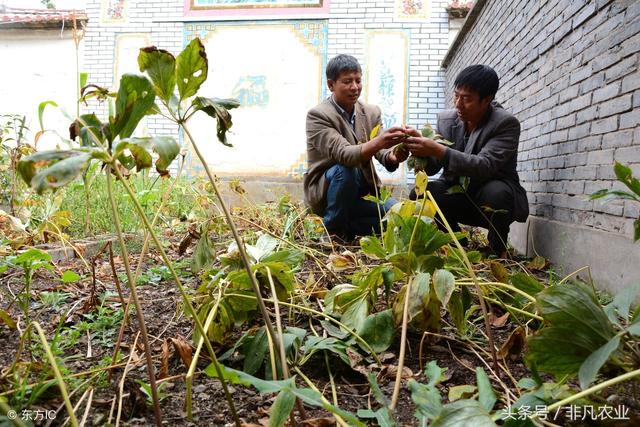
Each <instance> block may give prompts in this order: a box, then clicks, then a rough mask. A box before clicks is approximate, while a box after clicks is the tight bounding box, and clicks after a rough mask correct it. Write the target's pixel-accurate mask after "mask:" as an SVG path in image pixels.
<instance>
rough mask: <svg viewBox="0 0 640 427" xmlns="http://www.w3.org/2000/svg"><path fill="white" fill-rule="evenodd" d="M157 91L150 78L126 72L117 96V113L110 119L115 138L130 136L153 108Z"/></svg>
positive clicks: (121, 79) (112, 133)
mask: <svg viewBox="0 0 640 427" xmlns="http://www.w3.org/2000/svg"><path fill="white" fill-rule="evenodd" d="M155 99H156V93H155V91H154V89H153V85H152V84H151V82H150V81H149V79H148V78H146V77H144V76H137V75H134V74H125V75H123V76H122V78H120V88H119V89H118V95H117V96H116V115H115V116H114V117H113V118H111V119H110V123H111V135H112V137H113V138H115V137H116V136H118V135H119V136H120V138H128V137H130V136H131V134H133V131H134V130H135V129H136V127H137V126H138V123H140V120H141V119H142V118H143V117H144V116H145V115H146V114H147V112H148V111H149V109H151V108H153V106H154V102H155Z"/></svg>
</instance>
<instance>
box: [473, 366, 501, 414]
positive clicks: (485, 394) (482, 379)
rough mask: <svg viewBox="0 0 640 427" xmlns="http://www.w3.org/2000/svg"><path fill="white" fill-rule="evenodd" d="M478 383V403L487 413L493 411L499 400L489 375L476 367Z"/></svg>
mask: <svg viewBox="0 0 640 427" xmlns="http://www.w3.org/2000/svg"><path fill="white" fill-rule="evenodd" d="M476 382H477V383H478V401H479V402H480V404H481V405H482V407H483V408H484V409H486V410H487V411H490V410H492V409H493V405H495V404H496V400H498V398H497V397H496V393H495V392H494V391H493V388H492V387H491V381H489V377H488V376H487V373H486V372H485V371H484V369H482V368H481V367H480V366H478V367H476Z"/></svg>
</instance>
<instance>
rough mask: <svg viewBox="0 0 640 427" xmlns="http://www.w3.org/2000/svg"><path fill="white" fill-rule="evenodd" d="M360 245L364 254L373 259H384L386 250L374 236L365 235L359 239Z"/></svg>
mask: <svg viewBox="0 0 640 427" xmlns="http://www.w3.org/2000/svg"><path fill="white" fill-rule="evenodd" d="M360 247H361V248H362V252H363V253H364V254H365V255H368V256H370V257H371V258H374V259H384V258H385V256H387V251H385V250H384V248H383V247H382V242H380V239H378V238H377V237H376V236H366V237H363V238H361V239H360Z"/></svg>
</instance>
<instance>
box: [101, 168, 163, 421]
mask: <svg viewBox="0 0 640 427" xmlns="http://www.w3.org/2000/svg"><path fill="white" fill-rule="evenodd" d="M111 170H117V168H116V167H112V166H111V165H109V167H108V168H107V173H106V175H107V193H108V195H109V203H110V204H111V213H112V214H113V224H114V226H115V228H116V235H117V236H118V243H119V245H120V252H121V253H122V262H123V264H124V269H125V272H126V274H127V280H128V281H129V290H130V292H131V298H132V299H133V305H134V306H135V308H136V317H137V318H138V326H139V327H140V334H141V335H142V342H143V343H144V352H145V358H146V359H147V373H148V375H149V386H150V388H151V396H152V398H153V412H154V415H155V419H156V425H157V426H158V427H160V426H162V413H161V412H160V400H159V399H158V388H157V386H156V374H155V371H154V368H153V358H152V355H151V345H150V344H149V337H148V336H147V326H146V325H145V322H144V315H143V313H142V307H141V306H140V300H139V299H138V292H137V291H136V281H135V279H134V277H133V274H131V266H130V265H129V254H128V252H127V247H126V245H125V242H124V237H123V235H122V226H121V224H120V214H119V213H118V206H117V205H116V199H115V197H114V196H113V177H112V176H111ZM125 316H126V313H125Z"/></svg>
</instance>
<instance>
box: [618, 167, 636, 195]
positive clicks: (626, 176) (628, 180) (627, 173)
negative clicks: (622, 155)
mask: <svg viewBox="0 0 640 427" xmlns="http://www.w3.org/2000/svg"><path fill="white" fill-rule="evenodd" d="M613 171H614V172H615V174H616V177H617V178H618V180H619V181H620V182H622V183H623V184H624V185H626V186H627V187H628V188H629V189H630V190H631V191H633V192H634V193H636V194H637V195H638V196H640V181H638V180H637V179H636V178H634V177H633V175H632V172H631V168H629V167H627V166H625V165H623V164H622V163H618V162H616V163H615V165H614V166H613Z"/></svg>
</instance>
